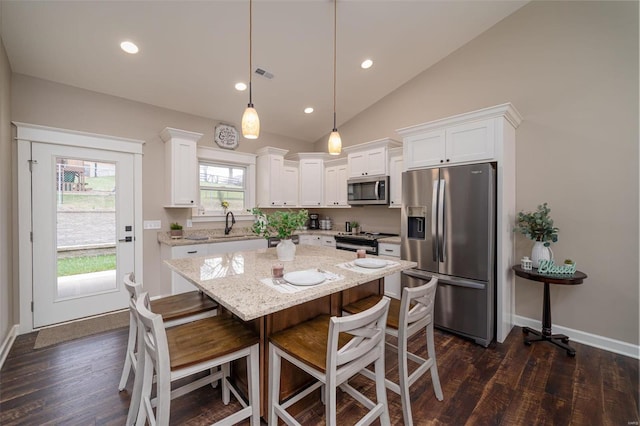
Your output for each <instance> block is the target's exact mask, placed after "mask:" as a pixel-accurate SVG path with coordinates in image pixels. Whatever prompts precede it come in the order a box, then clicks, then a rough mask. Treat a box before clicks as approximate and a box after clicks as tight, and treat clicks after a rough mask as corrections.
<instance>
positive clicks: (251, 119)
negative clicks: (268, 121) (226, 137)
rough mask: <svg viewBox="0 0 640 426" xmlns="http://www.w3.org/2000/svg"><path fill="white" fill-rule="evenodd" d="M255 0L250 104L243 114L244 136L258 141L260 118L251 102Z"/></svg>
mask: <svg viewBox="0 0 640 426" xmlns="http://www.w3.org/2000/svg"><path fill="white" fill-rule="evenodd" d="M252 12H253V0H249V104H248V105H247V109H245V110H244V114H242V136H244V137H245V138H247V139H258V136H260V118H259V117H258V112H257V111H256V110H255V108H254V107H253V102H252V100H251V74H253V73H252V62H251V53H252V51H251V50H252V49H251V48H252V45H251V44H252V43H251V42H252V30H253V13H252Z"/></svg>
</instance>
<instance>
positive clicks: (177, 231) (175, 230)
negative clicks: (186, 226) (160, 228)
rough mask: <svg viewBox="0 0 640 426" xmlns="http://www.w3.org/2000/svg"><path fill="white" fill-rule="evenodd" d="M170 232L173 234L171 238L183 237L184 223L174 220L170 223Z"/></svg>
mask: <svg viewBox="0 0 640 426" xmlns="http://www.w3.org/2000/svg"><path fill="white" fill-rule="evenodd" d="M169 229H170V231H169V233H170V235H171V238H181V237H182V225H180V224H179V223H178V222H172V223H171V224H170V225H169Z"/></svg>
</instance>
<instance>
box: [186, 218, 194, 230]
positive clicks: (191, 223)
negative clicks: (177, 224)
mask: <svg viewBox="0 0 640 426" xmlns="http://www.w3.org/2000/svg"><path fill="white" fill-rule="evenodd" d="M192 226H193V222H191V219H187V228H191V227H192Z"/></svg>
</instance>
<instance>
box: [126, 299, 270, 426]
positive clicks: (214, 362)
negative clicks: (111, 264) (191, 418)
mask: <svg viewBox="0 0 640 426" xmlns="http://www.w3.org/2000/svg"><path fill="white" fill-rule="evenodd" d="M148 306H149V296H148V294H147V293H143V294H141V295H140V297H139V298H138V300H137V301H136V314H137V317H138V321H140V323H139V327H140V329H141V331H142V332H141V337H142V341H143V347H144V349H142V350H141V352H142V353H141V354H140V356H139V357H138V367H139V371H138V375H139V374H140V373H142V375H143V376H142V377H143V383H142V389H141V392H140V397H141V403H140V409H139V411H138V417H137V421H136V424H137V425H144V424H145V422H146V421H148V422H149V424H151V425H161V426H166V425H168V424H169V417H170V412H171V410H170V408H171V399H173V398H176V397H178V396H182V395H184V394H186V393H188V392H191V391H193V390H195V389H198V388H200V387H202V386H204V385H207V384H209V383H212V382H213V381H217V380H220V379H221V380H222V400H223V403H224V404H225V405H226V404H228V403H229V393H230V392H231V393H233V394H234V396H235V397H236V399H237V400H238V401H239V402H240V404H241V405H242V407H243V408H242V409H241V410H239V411H237V412H235V413H233V414H231V415H229V416H227V417H225V418H224V419H222V420H220V421H218V422H216V423H215V425H232V424H236V423H238V422H240V421H241V420H244V419H247V418H249V419H250V420H251V425H252V426H260V387H259V386H260V384H259V377H260V371H259V365H260V361H259V336H258V335H257V334H256V333H255V332H254V331H253V330H251V329H250V328H248V327H247V326H246V325H245V324H243V323H241V322H240V321H238V320H236V319H234V318H232V317H230V316H229V317H227V316H224V317H222V316H214V317H209V318H205V319H201V320H198V321H194V322H190V323H187V324H182V325H179V326H176V327H172V328H169V329H165V326H164V322H163V320H162V316H160V315H158V314H154V313H153V312H151V311H149V309H148ZM242 358H246V361H247V376H248V377H247V383H248V400H249V402H248V403H245V401H244V399H243V398H242V397H241V396H240V395H239V394H238V392H237V391H236V389H235V388H234V387H233V386H231V385H230V384H229V382H228V380H227V378H228V376H229V370H230V369H229V363H230V362H232V361H235V360H239V359H242ZM218 367H222V368H221V370H219V371H216V372H215V373H214V372H213V371H214V369H217V368H218ZM201 371H210V372H211V374H209V375H208V376H205V377H202V378H200V379H197V380H195V381H193V382H190V383H187V384H186V385H184V386H182V387H180V388H178V389H174V390H173V391H172V390H171V383H172V382H174V381H176V380H179V379H183V378H185V377H188V376H191V375H193V374H195V373H198V372H201ZM154 378H155V379H157V382H156V395H157V397H156V398H152V397H151V388H152V385H153V382H154ZM154 407H156V410H155V412H154V409H153V408H154Z"/></svg>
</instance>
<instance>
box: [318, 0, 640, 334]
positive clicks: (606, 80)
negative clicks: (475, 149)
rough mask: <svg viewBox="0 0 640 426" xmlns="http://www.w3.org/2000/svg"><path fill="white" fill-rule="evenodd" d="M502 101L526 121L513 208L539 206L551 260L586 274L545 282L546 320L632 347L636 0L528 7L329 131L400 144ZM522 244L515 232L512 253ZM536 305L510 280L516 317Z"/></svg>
mask: <svg viewBox="0 0 640 426" xmlns="http://www.w3.org/2000/svg"><path fill="white" fill-rule="evenodd" d="M434 42H437V41H434ZM418 54H419V53H418ZM398 66H401V64H398ZM504 102H512V103H513V104H514V105H515V107H516V108H517V109H518V110H519V111H520V113H521V114H522V115H523V117H524V121H523V122H522V124H521V125H520V127H519V128H518V130H517V134H516V135H517V143H516V145H517V160H516V163H517V164H516V167H517V205H516V207H517V209H518V210H531V209H535V207H536V205H537V204H539V203H542V202H545V201H547V202H549V204H550V206H551V209H552V212H551V215H552V218H553V219H554V221H555V224H556V225H557V226H558V227H559V228H560V240H559V242H558V243H557V244H554V245H553V250H554V252H555V257H556V259H558V260H560V261H562V260H563V259H565V258H571V259H574V260H575V261H576V262H577V265H578V269H580V270H582V271H584V272H586V273H587V274H588V276H589V278H588V279H587V280H586V281H585V283H584V284H583V285H581V286H576V287H564V286H552V289H551V299H552V312H553V322H554V324H560V325H563V326H566V327H570V328H574V329H577V330H583V331H586V332H589V333H593V334H596V335H601V336H607V337H610V338H612V339H618V340H622V341H624V342H628V343H633V344H638V333H639V330H638V322H639V318H638V300H639V295H638V256H639V253H638V2H556V1H554V2H531V3H529V4H528V5H526V6H525V7H523V8H522V9H520V10H518V11H517V12H515V13H514V14H513V15H511V16H510V17H508V18H506V19H505V20H503V21H502V22H500V23H498V24H497V25H495V26H494V27H493V28H491V29H490V30H488V31H487V32H485V33H483V34H482V35H480V36H479V37H478V38H476V39H475V40H473V41H472V42H470V43H468V44H467V45H465V46H463V47H462V48H460V49H459V50H458V51H456V52H454V53H453V54H451V55H450V56H449V57H447V58H445V59H444V60H442V61H441V62H440V63H438V64H436V65H435V66H433V67H431V68H430V69H429V70H427V71H425V72H423V73H422V74H420V75H418V76H417V77H416V78H414V79H413V80H412V81H410V82H409V83H407V84H405V85H404V86H402V87H400V88H399V89H398V90H396V91H395V92H393V93H392V94H390V95H389V96H387V97H386V98H384V99H382V100H381V101H380V102H378V103H377V104H375V105H374V106H372V107H371V108H369V109H368V110H367V111H365V112H363V113H362V114H360V115H359V116H358V117H356V118H355V119H353V120H351V121H350V122H349V123H347V124H345V125H342V126H340V129H339V130H340V133H341V136H342V140H343V143H344V144H345V145H346V146H348V145H353V144H357V143H361V142H365V141H368V140H374V139H379V138H383V137H390V138H394V139H398V138H399V137H398V135H397V134H396V133H395V129H398V128H402V127H406V126H410V125H413V124H418V123H423V122H427V121H430V120H434V119H438V118H442V117H447V116H450V115H454V114H459V113H463V112H467V111H472V110H476V109H479V108H483V107H487V106H491V105H496V104H501V103H504ZM338 107H339V104H338ZM316 149H317V150H324V149H326V139H325V138H323V139H322V140H320V141H318V142H316ZM354 212H355V211H354ZM531 246H532V243H531V242H530V241H528V240H526V239H524V238H521V237H519V238H518V249H517V253H516V254H517V258H518V259H519V258H520V257H521V256H522V255H527V254H530V250H531ZM541 306H542V287H541V286H540V285H539V284H536V283H532V282H527V281H525V280H522V279H519V278H518V279H517V281H516V313H517V315H521V316H524V317H528V318H534V319H540V318H541Z"/></svg>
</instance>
